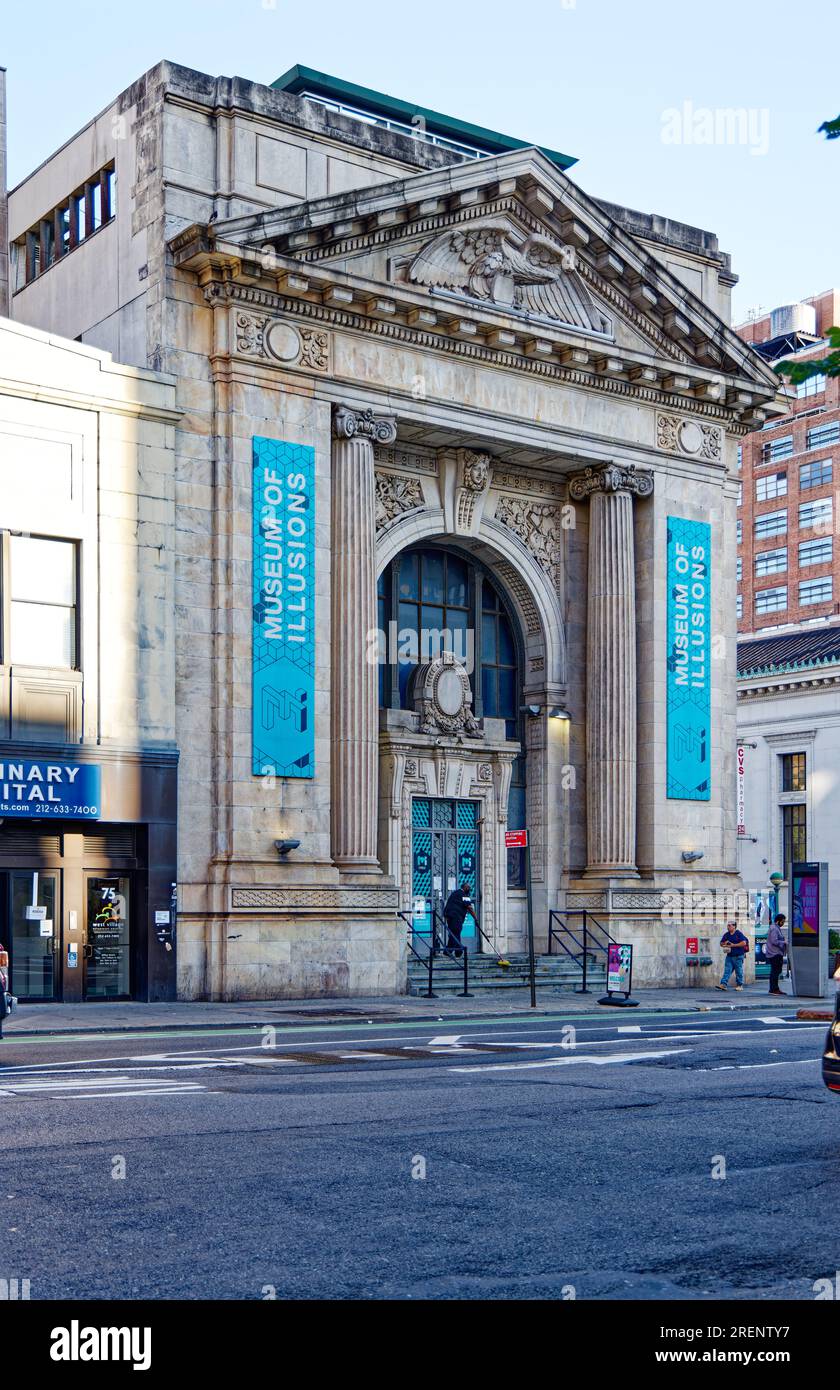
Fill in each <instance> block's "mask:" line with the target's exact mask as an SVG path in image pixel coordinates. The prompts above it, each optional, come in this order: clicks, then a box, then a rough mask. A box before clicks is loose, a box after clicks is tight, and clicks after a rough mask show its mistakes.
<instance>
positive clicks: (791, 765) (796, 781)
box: [779, 753, 806, 792]
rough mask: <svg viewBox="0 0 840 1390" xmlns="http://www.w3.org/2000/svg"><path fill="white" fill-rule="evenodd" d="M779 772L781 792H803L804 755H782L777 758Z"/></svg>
mask: <svg viewBox="0 0 840 1390" xmlns="http://www.w3.org/2000/svg"><path fill="white" fill-rule="evenodd" d="M779 771H780V773H781V790H782V791H783V792H804V790H805V787H806V780H805V754H804V753H782V755H781V757H780V758H779Z"/></svg>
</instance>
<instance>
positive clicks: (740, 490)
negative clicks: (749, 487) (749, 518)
mask: <svg viewBox="0 0 840 1390" xmlns="http://www.w3.org/2000/svg"><path fill="white" fill-rule="evenodd" d="M743 500H744V484H743V483H739V484H738V502H737V505H738V506H739V507H740V505H741V503H742V502H743Z"/></svg>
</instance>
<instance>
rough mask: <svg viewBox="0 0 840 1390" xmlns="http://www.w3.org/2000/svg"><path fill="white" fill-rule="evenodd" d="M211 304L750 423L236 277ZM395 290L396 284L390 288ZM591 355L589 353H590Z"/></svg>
mask: <svg viewBox="0 0 840 1390" xmlns="http://www.w3.org/2000/svg"><path fill="white" fill-rule="evenodd" d="M213 287H214V294H213V297H212V302H213V303H215V304H219V303H223V302H231V303H239V304H248V305H250V306H251V307H257V308H261V309H267V310H271V311H273V312H275V313H280V314H287V315H289V316H291V317H295V318H304V319H309V320H310V321H314V322H316V323H320V324H323V325H324V326H325V327H327V328H333V329H348V330H350V331H353V332H359V333H369V334H372V335H374V336H376V337H383V338H388V339H391V340H392V341H395V342H402V343H407V344H409V345H411V346H412V347H420V348H426V349H429V350H431V351H434V352H444V353H447V354H449V355H453V356H457V357H466V358H469V359H471V360H472V361H479V362H484V363H487V364H488V365H489V366H494V367H501V368H505V369H507V370H512V371H518V372H524V373H526V374H528V375H534V376H539V377H543V378H544V379H547V380H553V381H557V382H566V383H568V384H569V385H573V386H580V387H583V388H585V389H587V390H592V391H599V392H603V393H605V394H607V395H613V396H623V397H626V398H627V399H629V400H634V401H639V402H643V403H645V404H650V405H659V406H662V407H664V408H667V409H670V410H673V411H677V412H682V413H683V414H691V415H697V416H702V417H703V418H704V419H707V420H715V421H718V422H720V423H721V424H723V425H724V426H725V428H726V429H727V430H728V431H729V432H730V433H732V434H734V435H736V436H737V437H739V438H740V437H741V436H742V435H746V434H748V433H749V432H750V430H751V428H752V426H751V425H750V424H748V423H742V422H741V421H740V420H739V419H738V418H737V415H736V412H735V410H734V409H731V408H729V407H726V406H723V405H720V404H717V403H715V402H712V401H707V400H701V399H698V398H697V397H696V396H694V395H679V394H677V393H675V392H673V391H667V390H664V389H662V388H658V387H656V386H654V385H653V384H652V383H651V384H642V383H641V382H637V381H626V380H623V379H622V378H616V377H614V376H601V375H599V374H597V373H596V372H588V371H585V370H584V369H583V367H571V366H569V367H566V366H564V365H563V364H562V363H561V362H559V361H557V362H552V361H545V360H543V359H542V358H534V357H528V356H527V355H525V354H524V353H517V352H515V351H513V350H511V349H510V348H494V347H491V346H489V345H487V344H485V343H481V342H475V341H471V340H464V339H460V338H454V337H450V336H445V335H444V334H443V333H433V332H430V331H429V330H428V329H423V328H414V327H412V326H411V325H409V324H402V323H394V322H392V321H389V320H384V319H376V318H373V317H369V316H366V315H364V314H361V313H358V312H356V311H355V310H352V309H340V308H336V307H335V306H333V305H331V304H317V303H315V302H313V301H312V300H309V299H303V298H298V297H297V296H295V297H292V296H289V295H284V294H282V293H281V292H279V291H277V290H268V289H264V288H262V287H261V286H257V285H247V284H239V283H237V282H235V281H232V280H228V281H226V282H222V281H214V282H213ZM395 288H398V287H395ZM590 355H591V354H590Z"/></svg>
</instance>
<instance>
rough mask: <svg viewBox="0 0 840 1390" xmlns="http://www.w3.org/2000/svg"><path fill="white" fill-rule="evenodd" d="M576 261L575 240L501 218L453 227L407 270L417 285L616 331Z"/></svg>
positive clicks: (596, 329) (576, 324)
mask: <svg viewBox="0 0 840 1390" xmlns="http://www.w3.org/2000/svg"><path fill="white" fill-rule="evenodd" d="M575 266H576V260H575V253H574V251H573V249H572V248H571V247H570V246H563V245H560V244H559V243H557V242H554V241H553V240H551V239H550V238H549V237H547V236H544V235H541V234H539V233H537V234H534V235H531V236H525V237H523V236H522V234H521V232H517V231H515V230H514V228H513V227H512V226H511V225H510V224H508V223H506V222H505V221H503V220H501V219H498V220H496V221H492V222H485V223H483V224H481V225H479V226H474V227H466V228H463V227H459V228H456V229H455V230H454V231H453V230H452V229H451V228H450V229H449V230H448V231H446V232H444V233H443V235H442V236H436V237H434V238H433V239H432V240H431V241H430V242H428V243H427V244H426V245H425V246H424V247H423V249H422V250H421V251H420V252H419V253H418V255H417V256H415V258H414V260H413V261H412V262H411V265H410V266H409V267H408V271H407V274H408V279H409V281H411V283H413V284H415V285H427V286H429V288H430V289H445V290H449V291H451V292H453V293H455V294H463V295H469V296H470V297H472V298H474V299H479V300H485V301H489V302H490V303H491V304H495V305H497V306H499V307H500V308H510V309H516V310H522V311H524V312H526V313H531V314H538V315H540V316H542V317H544V318H551V319H556V320H557V321H558V322H560V323H566V324H571V325H573V326H574V327H576V328H585V329H588V330H589V331H591V332H595V333H604V334H607V333H611V332H612V321H611V320H610V319H609V318H608V317H607V315H606V314H604V313H603V312H602V311H601V310H600V309H599V308H598V306H597V304H596V303H595V301H594V300H593V299H592V297H591V296H590V294H589V291H588V289H587V288H586V286H585V284H584V283H583V281H582V280H581V279H580V276H579V275H578V274H577V271H576V268H575Z"/></svg>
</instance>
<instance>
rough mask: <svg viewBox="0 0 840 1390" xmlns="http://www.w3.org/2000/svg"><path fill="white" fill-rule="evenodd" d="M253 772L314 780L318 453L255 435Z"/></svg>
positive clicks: (252, 661)
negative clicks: (316, 465)
mask: <svg viewBox="0 0 840 1390" xmlns="http://www.w3.org/2000/svg"><path fill="white" fill-rule="evenodd" d="M252 468H253V584H252V597H253V626H252V643H251V673H252V686H251V690H252V715H251V717H252V739H251V771H252V773H253V775H254V776H255V777H259V776H263V775H265V774H266V773H273V774H274V775H275V776H277V777H314V776H315V450H314V449H312V448H310V447H309V446H308V445H306V444H288V443H286V442H284V441H283V440H279V439H264V438H261V437H260V436H255V437H254V442H253V458H252Z"/></svg>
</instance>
